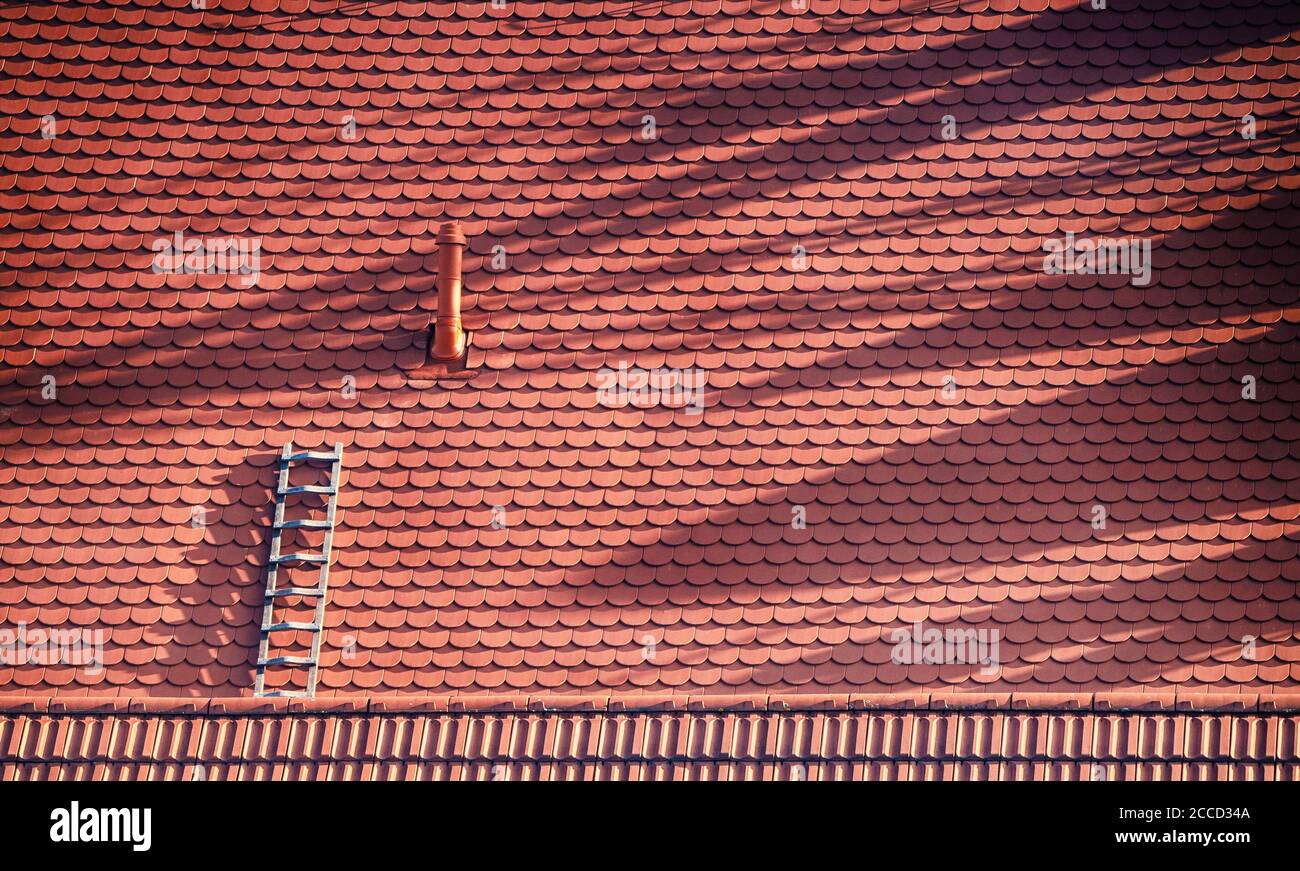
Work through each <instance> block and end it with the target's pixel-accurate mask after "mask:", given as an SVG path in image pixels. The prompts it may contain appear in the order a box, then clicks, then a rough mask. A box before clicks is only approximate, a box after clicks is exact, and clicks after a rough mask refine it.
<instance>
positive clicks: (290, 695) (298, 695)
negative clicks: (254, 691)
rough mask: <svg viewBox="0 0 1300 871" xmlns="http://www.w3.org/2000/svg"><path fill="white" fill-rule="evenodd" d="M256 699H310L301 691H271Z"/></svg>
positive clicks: (308, 695) (309, 695)
mask: <svg viewBox="0 0 1300 871" xmlns="http://www.w3.org/2000/svg"><path fill="white" fill-rule="evenodd" d="M258 698H259V699H309V698H311V694H310V693H305V692H303V691H302V690H272V691H271V692H269V693H262V694H261V695H260V696H258Z"/></svg>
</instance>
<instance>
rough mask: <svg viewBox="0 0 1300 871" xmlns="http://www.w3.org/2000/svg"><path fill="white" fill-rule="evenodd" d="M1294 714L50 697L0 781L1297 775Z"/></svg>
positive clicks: (17, 734) (9, 717) (16, 736)
mask: <svg viewBox="0 0 1300 871" xmlns="http://www.w3.org/2000/svg"><path fill="white" fill-rule="evenodd" d="M291 707H292V708H295V709H296V712H295V713H293V714H292V715H286V713H287V711H288V710H289V709H290V708H291ZM1298 729H1300V717H1297V716H1296V715H1295V714H1294V713H1291V714H1282V713H1276V712H1268V711H1257V710H1254V709H1249V710H1242V709H1240V708H1239V709H1238V710H1237V711H1236V712H1227V711H1222V712H1215V713H1210V712H1201V713H1187V712H1170V711H1136V710H1120V709H1114V710H1111V709H1105V710H1093V709H1091V708H1087V707H1084V708H1078V707H1072V706H1063V707H1061V708H1059V709H1055V710H1026V709H1011V710H994V709H985V708H981V707H978V706H976V707H968V708H964V709H961V710H936V709H933V708H930V707H927V706H925V705H920V706H916V705H912V706H908V705H899V704H891V705H886V706H883V707H876V706H874V705H870V704H841V703H836V704H834V705H833V706H831V705H814V706H809V707H805V708H800V707H798V706H797V705H796V706H791V705H788V704H784V703H782V704H769V705H760V706H748V705H732V706H724V707H716V706H709V705H695V706H692V707H691V708H689V709H676V710H671V709H657V708H655V707H654V706H651V707H650V708H648V709H628V708H625V707H622V706H616V705H610V704H585V705H576V706H572V707H569V708H565V709H561V710H542V709H540V708H538V707H532V708H527V707H525V708H517V707H514V706H510V705H500V704H493V703H487V704H469V705H458V704H455V703H449V701H448V700H447V699H442V700H439V701H438V702H433V703H429V702H423V703H416V704H412V703H411V701H410V700H409V699H408V700H407V701H406V702H405V703H402V702H401V701H395V700H392V699H389V700H387V701H385V702H380V701H378V700H373V701H371V702H369V703H367V702H365V701H358V702H354V703H344V704H329V703H327V704H325V705H320V704H309V705H308V706H303V705H295V706H286V705H272V704H270V703H264V702H262V701H261V700H257V701H254V700H251V699H248V700H245V699H236V700H228V701H217V700H214V701H212V702H211V703H207V702H202V703H195V702H193V701H183V702H182V701H178V700H159V699H152V700H146V701H145V702H143V703H140V704H135V703H128V701H127V700H125V699H123V700H121V702H120V704H116V705H113V704H103V703H97V704H94V705H83V704H77V703H76V700H73V701H72V703H69V702H68V701H67V700H63V701H59V700H55V701H53V702H52V703H51V702H49V701H48V700H46V701H45V702H44V703H42V704H32V705H28V706H27V708H26V709H25V710H17V709H15V708H13V707H10V708H9V709H0V780H194V779H199V778H204V779H211V780H940V779H942V780H1089V781H1091V780H1294V779H1297V777H1300V757H1297V755H1296V741H1295V738H1296V733H1297V730H1298Z"/></svg>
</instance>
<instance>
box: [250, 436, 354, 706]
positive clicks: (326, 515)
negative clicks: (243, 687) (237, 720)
mask: <svg viewBox="0 0 1300 871" xmlns="http://www.w3.org/2000/svg"><path fill="white" fill-rule="evenodd" d="M342 467H343V444H342V443H341V442H338V443H335V445H334V449H333V450H332V451H309V450H302V449H295V448H294V446H293V442H292V441H291V442H289V443H287V444H286V445H285V446H284V448H283V450H281V452H280V458H279V470H278V476H277V480H276V488H275V514H274V517H273V519H272V523H271V553H270V557H269V559H268V561H267V567H266V593H265V597H264V599H263V604H262V632H261V640H260V642H259V644H258V651H257V681H256V685H255V687H254V691H253V694H254V695H255V696H258V697H262V698H271V697H280V698H285V697H288V698H308V699H309V698H313V697H314V696H315V695H316V684H317V679H318V675H319V665H320V648H321V639H322V637H323V635H324V631H325V600H326V597H327V595H328V592H329V570H330V563H331V561H332V556H333V547H334V527H335V524H336V522H337V520H338V495H339V483H340V478H341V471H342ZM283 671H287V672H288V675H287V679H286V680H283V681H278V680H273V681H272V686H273V688H268V686H267V677H268V675H270V674H276V675H277V676H278V674H279V673H280V672H283ZM299 675H301V679H300V680H299V681H295V677H296V676H299ZM295 686H300V687H302V688H301V689H297V688H291V687H295Z"/></svg>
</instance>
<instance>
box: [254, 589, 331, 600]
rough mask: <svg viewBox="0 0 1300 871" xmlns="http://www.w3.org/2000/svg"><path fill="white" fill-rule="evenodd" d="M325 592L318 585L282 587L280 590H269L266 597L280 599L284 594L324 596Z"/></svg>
mask: <svg viewBox="0 0 1300 871" xmlns="http://www.w3.org/2000/svg"><path fill="white" fill-rule="evenodd" d="M323 595H325V593H324V592H323V591H322V590H320V589H318V588H316V587H282V588H281V589H279V590H267V591H266V598H268V599H278V598H281V597H283V596H323Z"/></svg>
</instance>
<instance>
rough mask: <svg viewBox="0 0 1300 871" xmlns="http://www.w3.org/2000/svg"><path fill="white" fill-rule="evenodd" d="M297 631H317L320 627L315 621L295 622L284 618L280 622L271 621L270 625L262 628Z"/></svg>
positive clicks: (269, 630) (276, 630)
mask: <svg viewBox="0 0 1300 871" xmlns="http://www.w3.org/2000/svg"><path fill="white" fill-rule="evenodd" d="M290 629H292V630H294V631H297V632H319V631H320V627H319V626H317V625H316V624H315V623H296V622H294V621H293V620H285V621H284V622H282V623H272V624H271V625H270V626H267V627H265V628H264V629H262V631H263V632H286V631H288V630H290Z"/></svg>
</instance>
